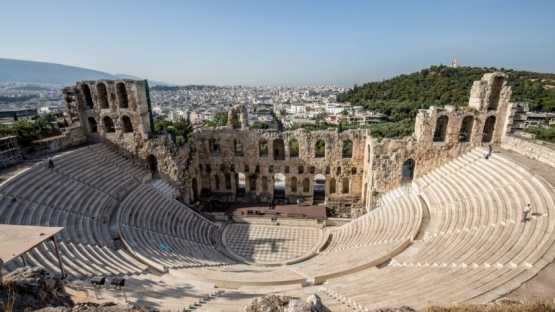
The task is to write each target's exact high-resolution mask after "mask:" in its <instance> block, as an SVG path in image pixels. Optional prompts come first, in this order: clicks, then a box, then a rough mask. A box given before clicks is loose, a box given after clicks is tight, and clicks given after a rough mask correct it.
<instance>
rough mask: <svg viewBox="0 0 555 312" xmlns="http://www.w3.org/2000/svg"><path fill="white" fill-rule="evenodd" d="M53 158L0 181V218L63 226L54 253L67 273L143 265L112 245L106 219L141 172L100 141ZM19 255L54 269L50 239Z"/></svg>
mask: <svg viewBox="0 0 555 312" xmlns="http://www.w3.org/2000/svg"><path fill="white" fill-rule="evenodd" d="M53 162H54V168H53V169H49V168H48V166H47V164H46V162H40V163H37V164H35V165H34V166H33V167H31V168H29V169H28V170H26V171H25V172H23V173H21V174H19V175H17V176H15V177H14V178H12V179H10V180H8V181H6V182H5V183H3V184H2V186H0V223H7V224H20V225H42V226H62V227H64V230H63V231H62V232H61V233H60V234H59V240H60V243H59V245H60V249H61V250H60V254H61V256H62V260H63V262H64V268H65V271H66V272H65V273H66V274H68V275H70V276H73V277H85V276H93V275H101V274H102V275H121V274H136V273H141V272H143V271H144V270H145V269H146V268H147V266H146V265H145V264H143V263H141V262H139V261H137V260H136V259H135V258H133V257H132V256H130V255H129V254H128V253H127V252H126V251H125V250H124V249H121V248H118V247H117V246H116V245H117V244H116V243H115V241H114V239H117V235H115V233H114V231H113V230H112V229H111V228H110V222H111V219H112V218H113V217H114V214H115V212H116V211H117V206H118V203H119V200H120V199H121V198H123V197H125V196H126V195H127V194H128V193H129V191H130V190H132V189H134V188H136V187H137V186H138V185H139V184H140V183H141V180H142V178H143V177H144V176H145V175H146V174H147V171H146V170H144V169H143V168H141V167H139V166H135V165H133V163H132V162H131V161H129V160H128V159H126V158H125V157H123V156H121V155H120V154H118V153H117V152H115V151H114V150H112V149H111V148H110V147H108V146H106V145H102V144H97V145H91V146H87V147H84V148H80V149H77V150H74V151H71V152H67V153H64V154H62V155H59V156H57V157H54V158H53ZM24 259H25V261H26V262H28V263H29V264H32V265H36V266H41V267H44V268H46V269H48V270H50V271H54V272H59V268H58V264H57V259H56V257H55V252H54V246H53V243H52V242H51V241H47V242H44V243H43V244H41V245H39V246H38V247H37V248H34V249H32V250H31V252H30V253H28V254H26V256H25V258H24ZM10 265H11V266H18V265H23V261H20V260H18V261H15V262H12V263H11V264H10ZM8 268H9V267H8Z"/></svg>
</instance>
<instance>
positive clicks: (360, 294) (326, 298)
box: [0, 73, 555, 311]
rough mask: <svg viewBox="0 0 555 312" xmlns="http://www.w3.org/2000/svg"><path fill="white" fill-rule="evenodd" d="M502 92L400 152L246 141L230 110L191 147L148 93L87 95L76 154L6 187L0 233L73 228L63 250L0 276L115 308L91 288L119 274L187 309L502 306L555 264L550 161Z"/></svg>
mask: <svg viewBox="0 0 555 312" xmlns="http://www.w3.org/2000/svg"><path fill="white" fill-rule="evenodd" d="M506 78H507V76H506V75H504V74H503V73H491V74H487V75H485V76H484V77H483V78H482V79H481V80H480V81H476V82H475V83H474V85H473V87H472V91H471V95H470V101H469V104H468V106H467V107H463V108H455V107H449V106H447V107H444V108H436V107H432V108H430V109H428V110H421V111H420V112H419V114H418V116H417V121H416V126H415V131H414V134H413V135H412V136H410V137H406V138H403V139H397V140H390V139H384V140H381V141H380V140H377V139H375V138H373V137H372V133H369V132H368V131H366V130H350V131H344V132H336V131H315V132H308V131H303V130H297V131H290V132H287V131H286V132H277V131H267V130H266V131H263V130H249V129H248V128H247V125H246V124H245V123H246V120H247V118H246V112H245V110H244V108H242V107H234V108H233V109H232V110H231V111H230V113H229V118H228V119H229V125H228V126H227V127H221V128H217V129H201V130H197V131H195V133H194V134H193V138H192V142H191V143H190V144H186V145H183V146H180V147H178V146H176V145H175V144H174V143H173V141H172V139H171V138H170V137H169V136H168V135H166V134H160V133H155V132H154V131H153V127H152V116H151V107H150V100H149V95H148V85H147V84H146V82H145V81H128V80H126V81H85V82H79V83H77V84H76V85H75V86H72V87H68V88H66V89H65V90H64V91H65V99H66V121H67V122H68V124H69V127H68V129H67V130H66V132H65V133H64V135H62V136H61V137H59V138H58V140H57V141H56V142H54V143H53V144H52V145H53V147H52V148H53V149H54V148H55V149H64V148H67V147H70V146H75V145H83V146H82V147H78V148H71V149H70V150H69V151H65V152H60V153H58V154H57V155H56V156H54V157H53V158H52V160H53V163H54V167H53V168H51V167H49V166H48V163H47V162H46V161H44V162H40V163H37V164H35V165H34V166H32V167H31V168H29V169H28V170H25V171H23V172H20V173H19V174H17V175H15V176H13V177H12V178H10V179H9V180H7V181H6V182H4V183H3V184H2V185H1V186H0V223H3V224H11V225H35V226H49V227H63V228H64V229H63V231H62V232H61V233H60V234H58V236H57V241H58V243H57V248H56V246H55V245H54V242H52V241H47V242H44V243H42V244H41V245H39V246H37V247H36V248H33V249H31V250H30V251H29V252H27V253H25V254H23V255H22V256H20V257H17V258H16V259H14V260H12V261H10V262H8V263H6V264H5V269H7V270H8V271H11V270H14V269H15V268H17V267H19V266H23V265H33V266H40V267H43V268H45V269H47V270H49V271H52V272H58V273H59V272H60V271H61V269H63V271H64V274H65V275H66V276H67V280H68V281H70V283H71V284H72V285H74V286H75V285H76V286H75V287H76V288H77V289H78V290H77V291H81V292H86V293H89V294H91V293H94V292H97V294H98V292H101V293H102V295H101V296H100V297H101V298H103V299H105V300H111V301H122V300H123V299H122V297H121V296H120V293H119V292H118V291H115V290H109V289H102V290H99V289H96V290H93V289H92V288H91V287H90V285H89V283H88V282H86V281H87V279H89V278H91V277H94V276H106V277H113V276H125V277H126V278H127V281H128V286H127V290H126V291H127V294H126V296H127V300H129V301H134V302H138V303H144V304H150V305H153V306H155V307H157V308H161V309H170V310H176V311H177V310H179V311H183V310H190V311H193V310H194V311H240V310H241V308H242V306H244V305H245V304H246V303H248V302H249V301H250V300H251V299H252V298H255V297H258V296H262V295H267V294H282V295H291V296H297V297H304V296H306V295H308V294H312V293H317V294H318V295H319V296H320V297H321V298H322V300H323V302H324V304H325V305H326V306H328V308H329V309H330V310H331V311H368V310H372V309H375V308H380V307H391V306H400V305H408V306H412V307H415V308H422V307H424V306H426V305H428V304H436V303H463V302H469V303H484V302H490V301H493V300H496V299H497V298H500V297H503V296H504V295H506V294H509V293H511V292H512V291H514V290H516V289H518V288H519V287H521V286H522V285H523V284H524V283H527V282H532V281H533V280H534V278H536V276H537V275H538V274H541V272H542V270H543V269H545V268H546V267H548V266H550V265H551V264H552V262H553V260H554V257H555V246H554V240H555V189H554V186H555V149H554V148H553V146H550V145H547V144H540V143H538V142H536V141H533V140H529V139H524V138H522V137H519V136H518V135H516V134H515V133H513V132H512V129H511V124H512V103H511V102H510V95H511V91H510V87H509V86H508V85H507V82H506ZM489 146H491V147H492V151H493V152H492V154H491V155H487V156H488V157H485V156H486V154H487V153H488V147H489ZM207 199H218V201H220V202H221V201H225V200H227V201H229V202H233V203H235V204H238V205H240V204H245V207H247V206H248V205H247V204H253V203H269V202H276V201H279V202H284V203H294V204H293V206H296V208H297V210H298V211H301V212H302V211H303V209H305V208H306V209H310V207H314V206H322V205H324V206H326V207H328V209H333V211H335V213H336V214H337V215H341V216H346V217H350V220H349V222H344V221H345V218H343V219H341V220H339V219H336V218H329V219H321V218H309V217H305V218H300V217H299V216H298V215H291V216H285V215H278V214H274V215H272V216H271V217H267V216H265V215H263V216H260V215H253V216H250V215H243V216H241V215H238V216H230V215H224V214H222V215H220V217H222V218H219V217H218V214H216V213H214V214H206V213H205V212H204V211H202V209H199V208H198V206H197V203H198V202H201V201H203V200H204V201H206V200H207ZM299 203H300V204H299ZM264 205H266V206H267V204H264ZM526 207H530V209H531V212H530V213H529V214H528V215H524V212H523V211H524V209H526ZM297 214H298V213H297ZM56 249H59V250H58V251H59V255H60V257H61V259H62V263H63V266H62V267H60V265H59V264H58V261H57V256H56V254H57V250H56ZM79 285H81V287H82V288H79V287H78V286H79ZM96 298H97V299H99V296H97V297H96ZM99 300H100V299H99Z"/></svg>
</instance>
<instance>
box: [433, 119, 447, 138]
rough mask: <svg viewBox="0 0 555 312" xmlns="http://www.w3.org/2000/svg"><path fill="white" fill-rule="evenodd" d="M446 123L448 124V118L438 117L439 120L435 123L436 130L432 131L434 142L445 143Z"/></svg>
mask: <svg viewBox="0 0 555 312" xmlns="http://www.w3.org/2000/svg"><path fill="white" fill-rule="evenodd" d="M448 123H449V117H447V116H439V118H438V119H437V121H436V129H435V131H434V142H445V136H446V134H447V124H448Z"/></svg>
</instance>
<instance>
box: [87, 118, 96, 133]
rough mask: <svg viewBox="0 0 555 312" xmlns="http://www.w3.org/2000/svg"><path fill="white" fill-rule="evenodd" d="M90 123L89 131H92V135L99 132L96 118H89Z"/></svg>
mask: <svg viewBox="0 0 555 312" xmlns="http://www.w3.org/2000/svg"><path fill="white" fill-rule="evenodd" d="M88 121H89V130H90V131H91V133H96V132H98V127H97V125H96V119H94V117H89V119H88Z"/></svg>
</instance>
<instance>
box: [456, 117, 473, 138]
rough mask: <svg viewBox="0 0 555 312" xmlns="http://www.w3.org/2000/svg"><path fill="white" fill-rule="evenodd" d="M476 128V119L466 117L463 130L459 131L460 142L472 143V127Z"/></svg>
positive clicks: (462, 126) (462, 125)
mask: <svg viewBox="0 0 555 312" xmlns="http://www.w3.org/2000/svg"><path fill="white" fill-rule="evenodd" d="M473 126H474V117H472V116H466V117H464V118H463V121H462V124H461V130H460V131H459V142H461V143H466V142H470V139H471V137H472V127H473Z"/></svg>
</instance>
